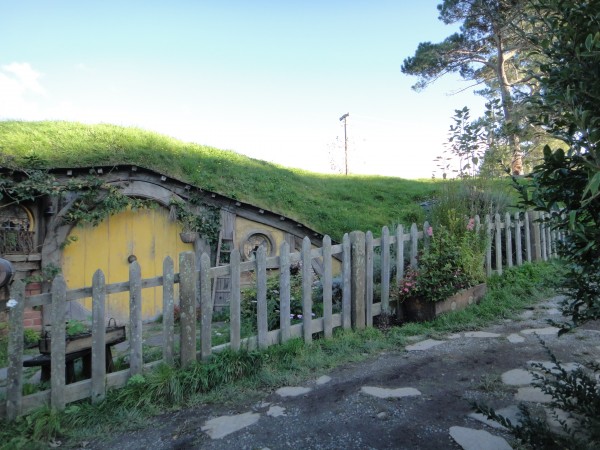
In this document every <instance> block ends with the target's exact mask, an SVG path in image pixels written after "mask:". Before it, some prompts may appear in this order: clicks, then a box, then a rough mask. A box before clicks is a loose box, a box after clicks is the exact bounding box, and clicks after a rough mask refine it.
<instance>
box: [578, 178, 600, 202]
mask: <svg viewBox="0 0 600 450" xmlns="http://www.w3.org/2000/svg"><path fill="white" fill-rule="evenodd" d="M598 189H600V172H596V174H595V175H594V176H593V177H592V179H591V180H590V181H589V183H588V184H587V186H586V187H585V190H584V191H583V195H582V198H585V197H586V196H587V195H588V192H589V193H590V194H591V196H592V197H595V196H596V195H597V194H598Z"/></svg>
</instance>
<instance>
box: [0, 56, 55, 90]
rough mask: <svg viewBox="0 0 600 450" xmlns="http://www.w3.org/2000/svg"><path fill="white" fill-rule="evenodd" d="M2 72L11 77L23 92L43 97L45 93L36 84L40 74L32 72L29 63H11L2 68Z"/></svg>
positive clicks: (38, 84)
mask: <svg viewBox="0 0 600 450" xmlns="http://www.w3.org/2000/svg"><path fill="white" fill-rule="evenodd" d="M2 70H3V71H4V72H6V73H8V74H11V75H13V79H14V80H15V81H16V82H17V83H18V85H19V87H20V88H21V89H22V90H23V91H31V92H35V93H36V94H41V95H44V94H45V93H46V91H45V90H44V88H43V87H42V86H41V85H40V83H39V82H38V79H40V78H41V77H42V74H41V73H39V72H37V71H35V70H33V68H32V67H31V65H30V64H29V63H17V62H14V63H11V64H7V65H5V66H2Z"/></svg>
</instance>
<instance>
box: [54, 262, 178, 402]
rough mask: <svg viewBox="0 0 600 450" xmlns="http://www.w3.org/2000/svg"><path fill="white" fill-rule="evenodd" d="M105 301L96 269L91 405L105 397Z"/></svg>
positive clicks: (104, 286) (93, 299) (93, 278)
mask: <svg viewBox="0 0 600 450" xmlns="http://www.w3.org/2000/svg"><path fill="white" fill-rule="evenodd" d="M105 301H106V279H105V278H104V273H103V272H102V271H101V270H100V269H98V270H96V272H95V273H94V276H93V277H92V404H96V403H100V402H101V401H102V400H104V398H105V397H106V328H105V327H104V305H105ZM171 316H172V314H171ZM163 321H164V317H163ZM53 353H54V352H53Z"/></svg>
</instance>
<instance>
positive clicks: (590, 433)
mask: <svg viewBox="0 0 600 450" xmlns="http://www.w3.org/2000/svg"><path fill="white" fill-rule="evenodd" d="M542 345H543V346H544V348H546V350H547V351H548V354H549V355H550V359H551V361H552V363H553V367H547V366H545V365H543V364H540V363H535V364H533V369H535V370H536V371H537V372H541V373H542V375H540V374H539V373H536V372H532V374H533V376H534V380H535V381H534V383H533V384H534V385H535V386H537V387H539V388H540V389H541V390H542V391H543V392H544V393H546V394H549V395H550V396H551V397H552V401H551V402H550V407H551V408H552V409H553V410H554V411H555V412H554V413H553V416H554V418H555V419H556V420H557V421H558V423H560V426H561V427H560V429H558V430H557V429H553V428H551V427H550V426H549V425H548V422H547V420H546V414H543V415H542V416H540V415H539V414H535V412H533V411H531V410H530V409H529V408H528V407H527V406H525V405H523V404H521V405H519V410H520V412H521V418H522V420H521V423H518V424H514V423H511V422H510V421H508V420H507V419H506V418H505V417H503V416H501V415H499V414H497V413H496V412H495V411H494V410H493V409H491V408H489V407H487V406H485V405H478V404H476V405H475V407H476V409H477V410H478V411H479V412H481V413H483V414H485V415H486V416H487V417H488V418H490V419H492V420H495V421H497V422H499V423H500V424H502V425H504V426H505V427H506V428H508V429H509V430H510V431H511V433H513V434H514V435H515V437H516V438H517V439H519V440H520V441H521V443H523V444H526V445H527V446H528V447H529V448H532V449H535V450H537V449H539V450H554V449H556V450H562V449H578V450H584V449H590V450H591V449H597V448H600V364H598V363H594V362H590V363H588V366H589V368H590V370H589V371H588V370H587V369H585V368H584V367H578V368H576V369H575V370H572V371H568V370H566V369H565V368H564V367H563V366H562V364H561V363H560V362H559V361H558V360H557V359H556V356H555V355H554V354H553V353H552V352H551V351H550V350H549V349H548V347H546V345H545V344H544V343H543V342H542ZM595 374H596V375H595ZM557 410H560V411H562V414H561V415H559V414H558V413H557V412H556V411H557ZM565 413H566V416H564V417H562V415H563V414H565Z"/></svg>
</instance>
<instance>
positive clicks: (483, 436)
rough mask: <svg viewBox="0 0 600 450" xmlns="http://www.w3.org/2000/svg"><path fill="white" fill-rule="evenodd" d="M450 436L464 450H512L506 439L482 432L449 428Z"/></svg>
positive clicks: (463, 428) (462, 428)
mask: <svg viewBox="0 0 600 450" xmlns="http://www.w3.org/2000/svg"><path fill="white" fill-rule="evenodd" d="M450 436H452V439H454V440H455V441H456V443H457V444H458V445H460V446H461V447H462V448H463V449H464V450H512V447H511V446H510V445H508V442H506V439H504V438H501V437H499V436H494V435H493V434H491V433H488V432H487V431H484V430H474V429H472V428H465V427H450Z"/></svg>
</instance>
